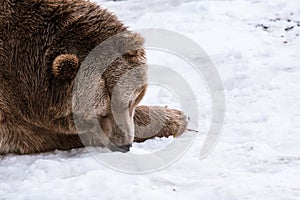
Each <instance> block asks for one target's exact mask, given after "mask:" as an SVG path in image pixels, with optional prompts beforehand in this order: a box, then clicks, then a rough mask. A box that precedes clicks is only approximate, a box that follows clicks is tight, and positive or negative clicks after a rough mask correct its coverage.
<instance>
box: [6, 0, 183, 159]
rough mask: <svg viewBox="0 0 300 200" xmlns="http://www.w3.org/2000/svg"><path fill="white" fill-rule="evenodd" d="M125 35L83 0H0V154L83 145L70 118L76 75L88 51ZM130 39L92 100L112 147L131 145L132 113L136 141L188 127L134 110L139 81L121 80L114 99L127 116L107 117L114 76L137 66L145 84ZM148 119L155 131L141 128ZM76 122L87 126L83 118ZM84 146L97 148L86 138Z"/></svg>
mask: <svg viewBox="0 0 300 200" xmlns="http://www.w3.org/2000/svg"><path fill="white" fill-rule="evenodd" d="M127 31H128V30H127V28H126V27H125V26H124V25H123V24H122V23H121V22H120V21H119V20H118V19H117V18H116V17H115V16H114V15H112V14H111V13H109V12H108V11H107V10H105V9H102V8H100V7H99V6H97V5H96V4H94V3H90V2H89V1H85V0H2V1H0V67H1V69H0V154H6V153H19V154H29V153H38V152H45V151H51V150H55V149H60V150H67V149H71V148H78V147H83V143H82V140H81V138H80V137H79V135H78V132H77V130H76V127H75V125H74V120H73V115H72V114H73V112H72V106H71V103H72V91H73V86H74V77H75V76H76V73H77V70H78V67H79V66H80V65H81V63H82V62H83V61H84V59H85V58H86V57H87V55H88V54H89V52H90V51H91V50H92V49H94V48H95V47H96V46H97V45H98V44H100V43H101V42H103V41H105V40H106V39H108V38H109V37H111V36H113V35H116V34H118V33H124V32H127ZM128 33H129V36H128V38H126V39H125V40H124V43H121V44H119V46H120V45H121V47H123V46H124V48H125V47H126V45H129V44H130V43H132V44H135V45H137V46H138V47H139V48H138V50H135V51H130V52H127V53H126V54H124V55H123V56H121V57H119V58H117V59H116V60H115V61H114V62H113V63H112V64H111V65H110V66H109V68H108V69H107V70H106V71H105V72H104V74H103V77H102V78H101V80H100V82H99V90H98V93H97V94H96V98H95V100H96V102H95V109H96V110H97V116H98V122H99V124H100V125H101V127H102V129H103V132H104V134H105V135H106V136H107V137H108V138H109V139H110V140H111V141H112V143H113V144H114V145H116V146H117V147H118V146H121V147H122V146H124V145H125V146H126V145H130V143H131V142H133V140H134V138H133V136H132V135H130V134H128V133H126V131H124V130H128V131H129V132H130V131H132V130H133V125H131V123H132V122H131V121H130V120H129V119H132V117H133V116H132V115H134V126H135V133H134V135H135V140H136V141H144V140H145V139H147V138H152V137H155V136H159V137H164V136H169V135H175V136H176V135H179V134H181V133H182V132H183V131H184V130H185V128H186V121H185V118H184V115H183V114H182V112H180V111H176V110H171V109H167V108H159V107H146V106H141V107H139V106H137V104H138V103H139V102H140V101H141V99H142V98H143V96H144V93H145V91H146V86H143V87H141V88H140V89H138V90H135V91H130V89H132V88H131V87H130V86H129V85H130V84H132V83H135V82H136V81H138V79H139V78H138V77H135V78H136V80H135V79H134V80H128V81H127V82H125V84H124V85H123V86H121V88H120V92H119V94H118V95H117V97H119V99H118V100H119V101H118V102H119V103H120V104H122V103H124V102H127V101H128V102H129V103H130V105H129V107H130V108H129V110H130V112H129V114H128V116H125V115H124V113H122V111H119V112H118V113H117V119H115V118H114V117H116V116H114V117H113V116H112V112H111V107H110V104H111V99H110V98H111V97H112V92H113V89H114V87H115V86H116V84H117V82H118V80H119V78H120V77H121V76H122V75H123V74H125V73H126V72H127V71H128V70H130V69H133V68H135V67H136V66H140V65H143V66H145V68H144V69H145V70H141V71H140V76H139V77H140V80H142V81H146V80H147V73H146V72H147V66H146V59H145V53H144V49H143V39H142V37H141V36H140V35H138V34H135V33H132V32H128ZM132 44H130V45H132ZM132 94H133V95H132ZM135 110H136V111H135ZM134 111H135V112H134ZM124 116H125V117H124ZM150 120H152V122H153V123H151V124H157V125H159V126H158V127H161V128H160V129H159V130H156V129H155V127H150V128H149V127H147V126H146V125H147V124H149V123H150ZM116 121H122V122H124V123H123V125H124V127H125V129H123V128H120V127H118V125H117V123H116ZM82 122H83V123H86V124H88V123H89V122H88V121H85V119H83V120H82ZM143 127H145V128H143ZM86 134H89V133H88V132H87V133H86ZM89 145H99V146H101V145H103V144H102V143H101V141H98V139H97V138H92V140H91V141H90V143H89ZM117 150H119V149H117ZM121 150H122V149H121Z"/></svg>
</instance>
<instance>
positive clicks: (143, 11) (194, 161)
mask: <svg viewBox="0 0 300 200" xmlns="http://www.w3.org/2000/svg"><path fill="white" fill-rule="evenodd" d="M97 2H98V3H100V4H102V5H103V7H106V8H108V9H109V10H111V11H113V12H114V13H115V14H116V15H117V16H118V17H119V19H121V20H122V21H123V22H124V23H125V24H126V25H128V26H129V27H130V29H132V30H134V29H139V28H163V29H169V30H173V31H176V32H179V33H181V34H184V35H186V36H187V37H189V38H191V39H192V40H194V41H195V42H196V43H198V44H199V45H200V46H201V47H202V48H203V49H204V50H205V51H206V52H207V53H208V55H209V56H210V57H211V58H212V60H213V62H214V64H215V65H216V67H217V69H218V71H219V74H220V76H221V78H222V80H223V82H224V87H225V94H226V120H225V123H224V129H223V133H222V137H221V139H220V141H219V142H218V144H217V146H216V148H215V149H214V151H213V152H212V153H211V154H210V155H209V156H208V157H207V158H206V159H204V160H201V159H200V149H201V145H202V143H203V141H204V139H205V134H206V132H207V129H208V127H209V120H210V115H211V105H210V99H209V98H210V97H209V95H208V92H207V91H206V87H205V85H204V84H203V82H199V83H195V84H194V88H193V89H194V90H195V91H198V94H199V96H200V98H199V99H200V100H199V105H200V106H199V110H200V111H201V113H200V118H201V119H200V120H201V121H200V130H199V135H198V137H197V138H196V140H195V142H194V143H193V145H192V146H191V148H190V149H189V150H188V152H187V153H186V154H185V155H184V156H183V157H182V158H180V159H179V160H178V161H177V162H175V163H174V164H173V165H172V166H170V167H168V168H165V169H163V170H160V171H157V172H154V173H150V174H143V175H132V174H126V173H121V172H117V171H114V170H112V169H110V168H107V167H105V166H103V165H102V164H100V163H99V162H97V161H96V160H95V159H94V157H93V156H92V155H91V154H90V153H89V152H88V151H86V150H85V149H79V150H72V151H67V152H61V151H56V152H52V153H45V154H40V155H32V156H28V155H26V156H16V155H8V156H4V157H2V158H1V160H0V199H16V200H17V199H30V200H31V199H43V200H46V199H89V200H90V199H101V200H119V199H132V200H134V199H143V200H147V199H149V200H153V199H165V200H168V199H175V200H176V199H180V200H183V199H189V200H194V199H195V200H196V199H207V200H214V199H222V200H223V199H225V200H234V199H239V200H240V199H247V200H249V199H253V200H254V199H255V200H256V199H263V200H268V199H270V200H271V199H272V200H274V199H275V200H277V199H282V200H290V199H294V200H296V199H300V66H299V65H300V36H299V34H300V1H298V0H261V1H259V0H219V1H211V0H151V1H150V0H145V1H141V0H127V1H116V2H113V1H101V0H98V1H97ZM292 27H293V28H292ZM148 59H149V63H158V64H166V65H168V66H173V67H174V68H176V69H178V70H181V71H182V73H184V72H185V73H184V74H185V75H186V76H187V77H189V76H190V77H192V75H189V73H188V70H186V69H185V68H184V64H183V63H182V62H180V61H178V59H177V58H173V57H172V56H166V55H164V54H159V53H157V52H148ZM189 80H190V81H191V82H193V81H195V82H197V80H193V79H192V78H189ZM143 103H144V104H156V105H158V104H159V105H168V106H169V107H174V108H177V107H178V102H177V101H176V98H174V96H172V95H171V93H169V92H167V91H166V90H163V89H159V90H158V89H157V88H156V87H150V89H149V90H148V93H147V96H146V97H145V99H144V101H143ZM172 140H173V138H168V139H167V138H163V139H153V140H149V141H147V142H145V143H142V144H134V148H133V149H140V150H141V151H142V150H145V151H151V150H155V149H157V148H162V147H163V146H164V145H166V144H169V143H170V142H172Z"/></svg>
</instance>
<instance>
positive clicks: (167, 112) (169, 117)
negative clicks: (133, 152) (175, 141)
mask: <svg viewBox="0 0 300 200" xmlns="http://www.w3.org/2000/svg"><path fill="white" fill-rule="evenodd" d="M134 124H135V141H136V142H143V141H145V140H146V139H149V138H153V137H169V136H174V137H176V136H179V135H181V134H182V133H183V132H184V131H185V130H186V127H187V117H186V116H185V115H184V114H183V112H181V111H178V110H174V109H169V108H164V107H157V106H138V107H137V108H136V111H135V115H134Z"/></svg>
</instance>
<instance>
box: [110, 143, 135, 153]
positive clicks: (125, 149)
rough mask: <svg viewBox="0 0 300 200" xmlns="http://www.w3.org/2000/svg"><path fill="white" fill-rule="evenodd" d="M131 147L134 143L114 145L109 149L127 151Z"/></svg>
mask: <svg viewBox="0 0 300 200" xmlns="http://www.w3.org/2000/svg"><path fill="white" fill-rule="evenodd" d="M130 147H132V144H126V145H121V146H115V145H112V146H110V147H109V149H110V150H111V151H119V152H122V153H126V152H128V151H129V150H130Z"/></svg>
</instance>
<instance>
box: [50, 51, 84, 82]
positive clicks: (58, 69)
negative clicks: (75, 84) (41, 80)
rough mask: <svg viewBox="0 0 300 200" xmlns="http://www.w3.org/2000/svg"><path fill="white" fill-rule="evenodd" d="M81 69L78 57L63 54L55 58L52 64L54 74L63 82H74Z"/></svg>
mask: <svg viewBox="0 0 300 200" xmlns="http://www.w3.org/2000/svg"><path fill="white" fill-rule="evenodd" d="M78 68H79V61H78V58H77V56H76V55H73V54H62V55H59V56H57V57H56V58H55V60H54V62H53V64H52V73H53V74H54V76H55V77H57V78H59V79H61V80H73V79H74V78H75V76H76V73H77V71H78Z"/></svg>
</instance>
